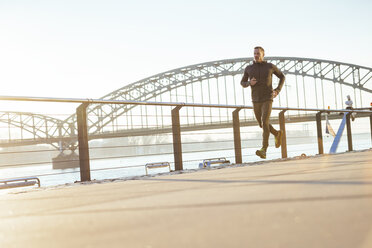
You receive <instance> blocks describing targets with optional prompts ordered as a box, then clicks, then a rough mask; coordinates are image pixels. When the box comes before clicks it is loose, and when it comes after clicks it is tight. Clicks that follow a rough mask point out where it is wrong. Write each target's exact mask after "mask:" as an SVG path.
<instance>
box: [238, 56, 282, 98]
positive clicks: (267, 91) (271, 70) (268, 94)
mask: <svg viewBox="0 0 372 248" xmlns="http://www.w3.org/2000/svg"><path fill="white" fill-rule="evenodd" d="M273 74H275V75H276V76H277V77H278V78H279V79H280V81H279V85H278V87H277V88H276V89H275V90H276V91H277V92H278V93H279V92H280V90H281V89H282V87H283V84H284V80H285V76H284V74H283V73H282V72H281V71H280V70H279V69H278V67H276V66H275V65H274V64H272V63H268V62H266V61H262V62H261V63H257V62H254V63H253V64H251V65H249V66H247V67H246V68H245V70H244V75H243V78H242V80H241V82H240V84H241V85H242V86H243V87H248V86H249V85H250V84H249V82H248V80H249V81H250V80H251V79H252V78H253V77H254V78H256V80H257V83H256V84H255V85H251V88H252V102H265V101H270V100H271V101H272V100H273V96H272V92H273V86H272V75H273Z"/></svg>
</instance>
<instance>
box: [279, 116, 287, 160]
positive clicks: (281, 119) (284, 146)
mask: <svg viewBox="0 0 372 248" xmlns="http://www.w3.org/2000/svg"><path fill="white" fill-rule="evenodd" d="M285 111H287V110H282V111H280V113H279V125H280V130H281V131H283V135H282V145H281V148H282V158H287V157H288V155H287V134H286V132H285V118H284V113H285Z"/></svg>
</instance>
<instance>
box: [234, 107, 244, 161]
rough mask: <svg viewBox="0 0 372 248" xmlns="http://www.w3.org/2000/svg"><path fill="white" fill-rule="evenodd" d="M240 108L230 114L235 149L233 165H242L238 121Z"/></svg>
mask: <svg viewBox="0 0 372 248" xmlns="http://www.w3.org/2000/svg"><path fill="white" fill-rule="evenodd" d="M240 109H241V108H237V109H235V110H234V111H233V112H232V116H233V131H234V148H235V163H236V164H241V163H242V143H241V139H240V121H239V111H240Z"/></svg>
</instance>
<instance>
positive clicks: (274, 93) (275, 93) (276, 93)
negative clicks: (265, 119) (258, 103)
mask: <svg viewBox="0 0 372 248" xmlns="http://www.w3.org/2000/svg"><path fill="white" fill-rule="evenodd" d="M278 94H279V92H278V91H277V90H273V93H271V95H272V96H273V98H275V97H277V96H278Z"/></svg>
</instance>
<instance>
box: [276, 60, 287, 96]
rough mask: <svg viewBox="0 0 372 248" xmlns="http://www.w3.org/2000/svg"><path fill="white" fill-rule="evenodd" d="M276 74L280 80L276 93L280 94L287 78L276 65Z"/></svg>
mask: <svg viewBox="0 0 372 248" xmlns="http://www.w3.org/2000/svg"><path fill="white" fill-rule="evenodd" d="M274 74H275V75H276V76H277V77H278V78H279V84H278V87H276V89H275V90H276V91H277V92H278V93H279V92H280V91H281V90H282V87H283V85H284V81H285V76H284V74H283V72H281V71H280V70H279V69H278V67H276V66H275V65H274Z"/></svg>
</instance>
